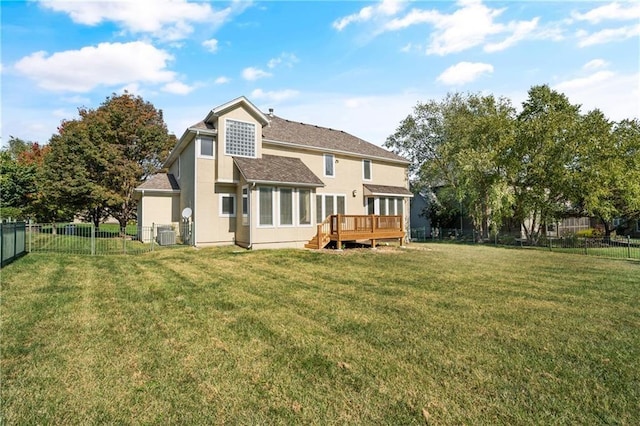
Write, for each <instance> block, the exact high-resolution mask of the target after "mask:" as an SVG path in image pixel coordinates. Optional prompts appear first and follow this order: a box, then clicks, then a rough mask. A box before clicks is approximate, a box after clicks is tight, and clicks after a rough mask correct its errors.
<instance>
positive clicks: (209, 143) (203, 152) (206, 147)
mask: <svg viewBox="0 0 640 426" xmlns="http://www.w3.org/2000/svg"><path fill="white" fill-rule="evenodd" d="M200 157H210V158H213V157H214V155H213V138H206V137H200Z"/></svg>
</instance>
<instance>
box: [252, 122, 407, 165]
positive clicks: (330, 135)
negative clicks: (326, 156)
mask: <svg viewBox="0 0 640 426" xmlns="http://www.w3.org/2000/svg"><path fill="white" fill-rule="evenodd" d="M269 119H270V123H269V124H268V125H267V126H265V127H263V128H262V138H263V139H264V140H267V141H274V142H286V143H291V144H295V145H302V146H305V147H310V148H317V149H323V150H330V151H340V152H346V153H351V154H357V155H362V156H366V157H374V158H384V159H388V160H392V161H401V162H403V163H409V161H408V160H407V159H406V158H403V157H401V156H399V155H397V154H394V153H393V152H390V151H387V150H386V149H384V148H381V147H379V146H377V145H374V144H372V143H369V142H367V141H365V140H362V139H360V138H358V137H356V136H353V135H350V134H349V133H346V132H343V131H342V130H334V129H330V128H327V127H320V126H315V125H312V124H304V123H298V122H296V121H289V120H285V119H284V118H280V117H277V116H274V115H271V116H270V117H269Z"/></svg>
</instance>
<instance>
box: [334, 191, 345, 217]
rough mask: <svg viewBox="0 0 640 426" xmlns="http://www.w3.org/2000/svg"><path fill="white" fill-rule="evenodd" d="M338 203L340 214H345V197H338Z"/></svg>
mask: <svg viewBox="0 0 640 426" xmlns="http://www.w3.org/2000/svg"><path fill="white" fill-rule="evenodd" d="M336 201H337V204H338V214H344V205H345V196H344V195H336Z"/></svg>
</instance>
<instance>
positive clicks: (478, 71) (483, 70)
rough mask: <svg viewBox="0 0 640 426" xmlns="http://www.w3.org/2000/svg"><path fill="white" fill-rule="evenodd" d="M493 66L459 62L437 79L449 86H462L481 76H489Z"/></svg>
mask: <svg viewBox="0 0 640 426" xmlns="http://www.w3.org/2000/svg"><path fill="white" fill-rule="evenodd" d="M492 72H493V65H491V64H485V63H482V62H460V63H457V64H455V65H452V66H450V67H449V68H447V69H446V70H444V72H443V73H442V74H440V75H439V76H438V78H437V80H438V81H440V82H442V83H443V84H446V85H449V86H456V85H462V84H466V83H470V82H472V81H474V80H476V79H478V78H479V77H480V76H482V75H483V74H487V73H488V74H491V73H492Z"/></svg>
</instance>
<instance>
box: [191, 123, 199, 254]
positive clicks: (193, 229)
mask: <svg viewBox="0 0 640 426" xmlns="http://www.w3.org/2000/svg"><path fill="white" fill-rule="evenodd" d="M199 137H200V131H199V130H196V138H195V139H194V140H193V141H194V142H195V143H194V145H193V224H192V225H191V232H192V233H193V246H194V247H195V246H196V245H197V242H198V239H197V237H196V236H197V235H198V234H197V232H196V226H198V225H197V220H196V211H197V210H196V200H197V199H198V143H199Z"/></svg>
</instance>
